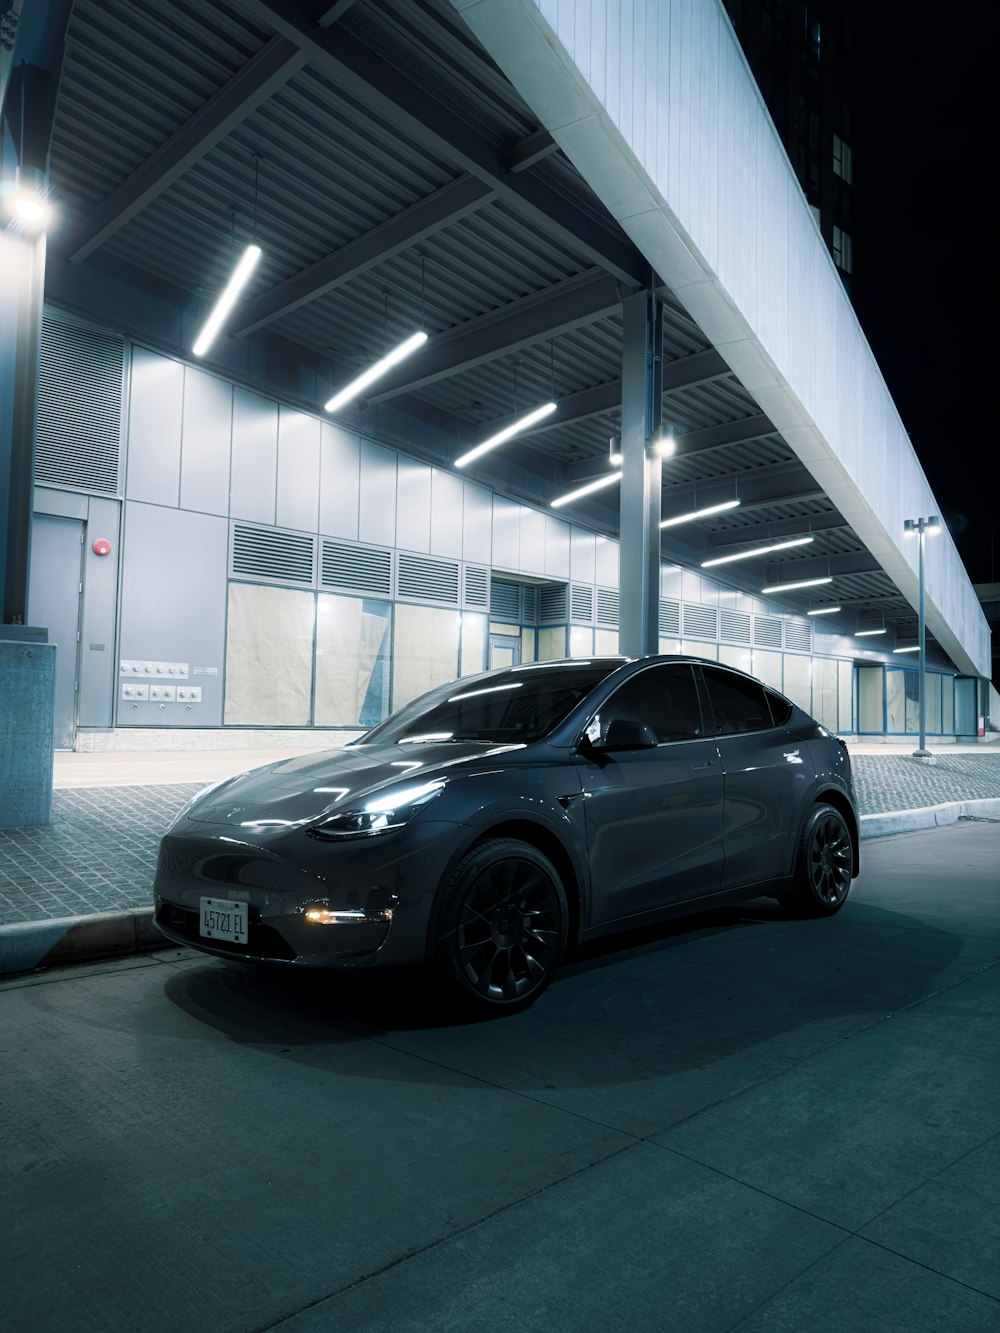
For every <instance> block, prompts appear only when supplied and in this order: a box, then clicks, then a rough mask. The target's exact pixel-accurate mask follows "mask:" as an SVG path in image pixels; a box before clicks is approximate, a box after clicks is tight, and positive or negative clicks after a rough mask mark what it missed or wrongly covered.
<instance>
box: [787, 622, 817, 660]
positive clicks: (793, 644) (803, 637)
mask: <svg viewBox="0 0 1000 1333" xmlns="http://www.w3.org/2000/svg"><path fill="white" fill-rule="evenodd" d="M784 624H785V647H786V648H791V649H793V650H794V651H795V652H800V653H808V652H809V651H810V650H811V648H812V626H811V625H810V624H809V623H808V621H807V622H805V623H803V622H802V621H801V620H786V621H785V622H784Z"/></svg>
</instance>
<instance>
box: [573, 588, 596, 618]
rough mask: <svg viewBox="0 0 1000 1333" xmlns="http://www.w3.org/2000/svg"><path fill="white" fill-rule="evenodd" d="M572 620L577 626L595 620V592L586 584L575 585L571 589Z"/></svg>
mask: <svg viewBox="0 0 1000 1333" xmlns="http://www.w3.org/2000/svg"><path fill="white" fill-rule="evenodd" d="M569 603H570V619H571V620H572V621H573V622H574V623H575V624H577V625H579V624H580V623H581V622H582V623H584V624H588V625H589V624H590V623H591V621H592V620H593V619H594V590H593V588H591V587H589V586H588V585H587V584H586V583H574V584H573V586H572V588H571V589H570V598H569Z"/></svg>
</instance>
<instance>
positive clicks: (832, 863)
mask: <svg viewBox="0 0 1000 1333" xmlns="http://www.w3.org/2000/svg"><path fill="white" fill-rule="evenodd" d="M853 865H854V846H853V843H852V840H851V831H850V829H849V828H848V827H847V821H846V820H845V819H844V816H843V815H842V814H841V813H840V811H839V810H835V809H834V807H833V806H832V805H827V804H826V803H825V802H821V803H820V804H818V805H816V806H814V807H813V809H812V810H811V811H810V813H809V816H808V818H807V819H806V822H805V824H804V825H803V827H802V832H801V833H800V834H799V842H798V847H797V850H796V856H795V871H794V877H793V880H792V887H791V889H789V890H788V892H787V893H784V894H782V895H781V897H780V899H779V901H780V902H781V904H782V906H783V907H784V908H785V909H786V910H787V911H789V912H792V913H794V914H795V915H797V916H833V914H834V912H839V911H840V909H841V908H842V907H843V905H844V903H845V902H846V901H847V895H848V892H849V891H850V887H851V874H852V867H853Z"/></svg>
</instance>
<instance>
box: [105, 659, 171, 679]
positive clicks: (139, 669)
mask: <svg viewBox="0 0 1000 1333" xmlns="http://www.w3.org/2000/svg"><path fill="white" fill-rule="evenodd" d="M118 670H119V674H120V675H122V676H144V677H146V678H147V679H148V678H149V677H158V678H159V679H160V680H164V679H165V680H187V678H188V664H187V662H136V661H133V660H132V659H130V658H122V660H121V662H120V663H119V668H118Z"/></svg>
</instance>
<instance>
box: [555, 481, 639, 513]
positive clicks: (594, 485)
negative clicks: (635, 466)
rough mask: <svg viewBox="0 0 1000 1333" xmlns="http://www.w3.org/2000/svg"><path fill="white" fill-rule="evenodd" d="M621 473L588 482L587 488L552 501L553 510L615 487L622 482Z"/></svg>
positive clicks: (584, 487)
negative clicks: (617, 482) (609, 487)
mask: <svg viewBox="0 0 1000 1333" xmlns="http://www.w3.org/2000/svg"><path fill="white" fill-rule="evenodd" d="M621 479H622V474H621V473H620V472H612V473H611V474H610V476H607V477H598V478H597V480H596V481H588V482H587V484H586V486H580V487H578V488H577V489H576V490H575V491H570V492H569V494H568V495H560V497H559V499H558V500H553V501H552V508H553V509H560V508H561V507H562V506H563V505H568V504H569V503H570V502H571V501H573V500H580V499H582V498H583V496H585V495H590V494H592V493H593V492H594V491H603V490H604V488H605V486H613V485H614V483H615V482H616V481H621Z"/></svg>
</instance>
